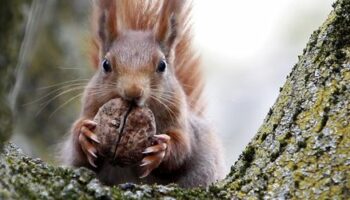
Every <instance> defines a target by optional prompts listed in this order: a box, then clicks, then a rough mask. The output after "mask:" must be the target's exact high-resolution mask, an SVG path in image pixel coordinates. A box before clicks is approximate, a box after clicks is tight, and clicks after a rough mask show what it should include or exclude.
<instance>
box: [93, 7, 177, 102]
mask: <svg viewBox="0 0 350 200" xmlns="http://www.w3.org/2000/svg"><path fill="white" fill-rule="evenodd" d="M125 2H133V1H125ZM130 4H132V3H127V4H126V5H123V4H117V5H118V6H121V8H119V9H122V10H123V9H124V11H123V13H124V15H125V13H128V12H131V11H132V9H133V8H130V7H131V5H130ZM117 5H116V1H108V0H98V3H97V16H98V18H97V19H98V21H97V31H96V36H97V43H98V46H99V49H100V52H99V54H100V55H99V57H100V58H99V67H98V68H97V74H96V76H97V78H98V82H99V84H100V87H101V88H105V90H108V91H111V92H112V93H116V95H118V96H120V97H122V98H124V99H126V100H129V101H133V102H135V103H136V104H138V105H139V106H143V105H144V104H145V103H147V101H148V100H151V99H155V98H164V96H166V95H167V96H169V89H170V88H169V87H170V86H171V85H172V84H173V83H174V80H175V79H176V78H175V69H174V68H173V64H172V63H173V60H174V58H173V54H174V49H175V47H176V43H177V38H178V37H179V31H178V29H179V26H178V25H179V23H178V21H177V16H178V15H179V13H180V8H181V5H182V1H180V0H168V1H164V3H163V4H161V5H160V4H159V6H160V9H159V10H158V12H159V13H158V15H157V20H154V19H147V18H150V17H151V16H153V17H154V16H155V15H149V16H143V17H146V19H143V20H144V22H141V23H147V24H149V26H148V27H146V28H145V27H142V26H144V25H143V24H141V25H139V26H141V27H142V28H140V27H137V26H136V25H135V26H136V27H132V26H131V27H130V26H129V27H126V28H125V27H124V28H122V26H121V25H120V24H119V23H117V22H119V21H120V20H126V21H129V22H130V23H131V24H133V23H134V24H135V22H133V21H135V20H140V17H142V15H140V14H136V12H141V11H140V10H138V11H135V10H134V11H133V12H134V14H132V15H138V16H132V15H130V14H129V16H128V17H125V16H124V17H123V18H122V19H118V17H117V16H118V15H117V14H118V12H117V10H118V9H117ZM126 9H130V10H129V11H125V10H126ZM134 9H140V8H137V7H136V8H134ZM154 11H156V9H154ZM141 13H142V12H141ZM152 20H154V23H153V25H152V23H150V22H152ZM141 21H142V20H141ZM124 26H125V25H124ZM106 88H107V89H106ZM166 92H168V94H164V93H166ZM155 100H157V99H155ZM158 100H159V99H158Z"/></svg>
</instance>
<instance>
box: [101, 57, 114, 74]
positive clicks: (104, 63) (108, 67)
mask: <svg viewBox="0 0 350 200" xmlns="http://www.w3.org/2000/svg"><path fill="white" fill-rule="evenodd" d="M102 67H103V70H104V71H105V72H111V71H112V66H111V64H110V63H109V61H108V60H107V59H104V60H103V61H102Z"/></svg>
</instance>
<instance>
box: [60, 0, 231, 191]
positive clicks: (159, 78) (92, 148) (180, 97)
mask: <svg viewBox="0 0 350 200" xmlns="http://www.w3.org/2000/svg"><path fill="white" fill-rule="evenodd" d="M92 7H93V17H92V18H93V22H94V26H93V29H94V31H93V34H94V37H93V44H94V45H93V46H94V48H93V49H92V60H93V63H94V66H95V68H96V72H95V74H94V76H93V77H92V78H91V80H90V81H89V83H88V85H87V86H86V88H85V91H84V96H83V98H82V111H81V114H80V117H79V119H78V120H77V121H76V122H75V123H74V124H73V126H72V130H71V133H70V135H69V137H68V138H67V139H66V140H65V145H64V146H63V148H62V159H63V162H64V163H65V164H68V165H71V166H76V167H80V166H84V167H87V168H90V169H92V170H93V171H95V172H96V174H97V176H98V178H99V179H100V180H101V181H102V182H104V183H106V184H120V183H125V182H134V183H150V184H152V183H158V184H168V183H177V184H178V185H179V186H181V187H197V186H208V185H210V184H211V183H213V182H215V181H217V180H219V179H221V178H223V175H224V174H223V173H224V161H223V155H222V151H221V145H220V143H219V141H218V138H217V136H216V135H215V134H214V133H213V131H212V130H211V127H210V125H209V124H208V122H206V120H205V117H204V114H203V112H204V107H205V104H204V103H203V101H202V98H201V96H202V90H203V81H202V75H201V71H200V58H199V56H198V55H197V54H196V53H195V51H194V50H193V48H192V44H191V40H192V37H191V24H190V17H189V16H190V13H191V3H189V2H187V1H185V0H163V1H143V0H134V1H130V0H94V1H93V5H92ZM116 97H120V98H123V99H125V100H127V101H131V102H133V103H135V104H136V105H137V106H148V107H149V108H150V109H151V110H152V111H153V113H154V116H155V120H156V126H157V135H156V136H155V139H156V141H157V142H156V144H155V145H154V146H150V147H148V148H146V149H145V150H144V152H143V153H144V158H143V160H142V162H141V165H140V166H135V167H129V168H122V167H116V166H111V165H110V164H108V163H106V162H103V161H101V160H100V157H101V156H99V152H98V151H97V149H96V145H98V143H99V140H98V138H97V137H96V135H95V134H94V132H93V131H94V128H95V126H96V124H95V122H94V121H92V119H93V118H94V116H95V115H96V113H97V111H98V109H99V108H100V107H101V106H102V105H103V104H104V103H106V102H107V101H109V100H110V99H113V98H116Z"/></svg>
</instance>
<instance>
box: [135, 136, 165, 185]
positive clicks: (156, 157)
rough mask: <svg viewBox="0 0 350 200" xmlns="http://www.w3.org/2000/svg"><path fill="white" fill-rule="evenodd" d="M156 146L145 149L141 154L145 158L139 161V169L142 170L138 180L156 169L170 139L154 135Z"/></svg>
mask: <svg viewBox="0 0 350 200" xmlns="http://www.w3.org/2000/svg"><path fill="white" fill-rule="evenodd" d="M154 137H155V138H156V142H157V144H156V145H154V146H151V147H148V148H146V149H145V150H144V151H143V152H142V153H143V154H147V156H146V157H145V158H144V159H143V160H142V161H141V165H140V167H142V168H143V169H144V172H143V174H142V175H141V176H140V178H145V177H146V176H148V175H149V174H150V173H151V172H152V171H153V170H154V169H155V168H157V167H158V166H159V165H160V163H161V162H162V161H163V159H164V157H165V153H166V150H167V148H168V143H169V141H170V137H169V136H168V135H165V134H161V135H155V136H154Z"/></svg>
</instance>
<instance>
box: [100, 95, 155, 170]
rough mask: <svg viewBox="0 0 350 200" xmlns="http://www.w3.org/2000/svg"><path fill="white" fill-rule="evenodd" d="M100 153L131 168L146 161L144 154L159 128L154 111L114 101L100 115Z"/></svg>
mask: <svg viewBox="0 0 350 200" xmlns="http://www.w3.org/2000/svg"><path fill="white" fill-rule="evenodd" d="M94 121H95V122H96V123H97V127H96V129H95V133H96V135H97V137H98V138H99V140H100V142H101V143H100V144H99V145H98V147H97V148H98V151H99V152H100V153H101V154H102V155H103V156H104V157H105V158H106V159H107V160H109V161H110V162H111V163H112V164H117V165H120V166H127V165H132V164H136V163H138V162H139V161H141V159H142V158H143V155H142V151H144V150H145V148H147V147H149V146H151V145H152V144H153V142H154V139H153V135H155V134H156V124H155V119H154V116H153V113H152V111H151V110H150V109H149V108H146V107H142V108H141V107H136V106H134V105H131V104H130V103H128V102H127V101H124V100H122V99H119V98H118V99H112V100H110V101H108V102H107V103H106V104H104V105H103V106H102V107H101V108H100V109H99V111H98V113H97V114H96V116H95V118H94Z"/></svg>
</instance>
